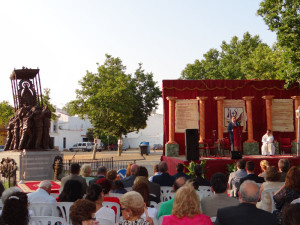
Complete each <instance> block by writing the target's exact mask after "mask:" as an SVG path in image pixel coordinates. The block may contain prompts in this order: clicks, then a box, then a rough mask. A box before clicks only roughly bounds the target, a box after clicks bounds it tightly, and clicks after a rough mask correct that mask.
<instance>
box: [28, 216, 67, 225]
mask: <svg viewBox="0 0 300 225" xmlns="http://www.w3.org/2000/svg"><path fill="white" fill-rule="evenodd" d="M30 224H31V225H58V224H62V225H65V224H67V221H66V220H65V219H64V218H61V217H53V216H32V217H30Z"/></svg>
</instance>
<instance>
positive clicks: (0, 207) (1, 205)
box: [0, 199, 3, 209]
mask: <svg viewBox="0 0 300 225" xmlns="http://www.w3.org/2000/svg"><path fill="white" fill-rule="evenodd" d="M2 208H3V203H2V200H1V199H0V209H2Z"/></svg>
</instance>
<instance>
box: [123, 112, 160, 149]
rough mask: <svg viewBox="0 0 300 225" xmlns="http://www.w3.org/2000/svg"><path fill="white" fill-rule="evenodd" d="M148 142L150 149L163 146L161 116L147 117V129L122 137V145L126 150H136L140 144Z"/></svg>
mask: <svg viewBox="0 0 300 225" xmlns="http://www.w3.org/2000/svg"><path fill="white" fill-rule="evenodd" d="M144 141H145V142H149V144H150V146H151V147H152V146H153V145H154V144H161V145H162V144H163V115H162V114H152V115H151V116H149V117H148V120H147V127H146V128H145V129H142V130H140V131H139V132H138V133H136V132H131V133H128V134H127V135H126V136H124V137H123V145H124V146H125V147H126V148H129V147H130V148H138V147H139V145H140V143H141V142H144Z"/></svg>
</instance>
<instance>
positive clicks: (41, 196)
mask: <svg viewBox="0 0 300 225" xmlns="http://www.w3.org/2000/svg"><path fill="white" fill-rule="evenodd" d="M27 196H28V201H29V203H41V202H46V203H56V200H55V198H54V197H53V196H51V195H49V193H48V192H47V191H45V190H44V189H42V188H38V189H37V190H36V191H35V192H32V193H29V194H27Z"/></svg>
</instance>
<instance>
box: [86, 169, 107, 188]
mask: <svg viewBox="0 0 300 225" xmlns="http://www.w3.org/2000/svg"><path fill="white" fill-rule="evenodd" d="M106 174H107V169H106V167H105V166H100V167H99V168H98V171H97V177H96V178H95V179H93V180H90V181H89V186H91V185H92V184H96V182H97V180H99V179H100V178H105V177H106Z"/></svg>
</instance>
